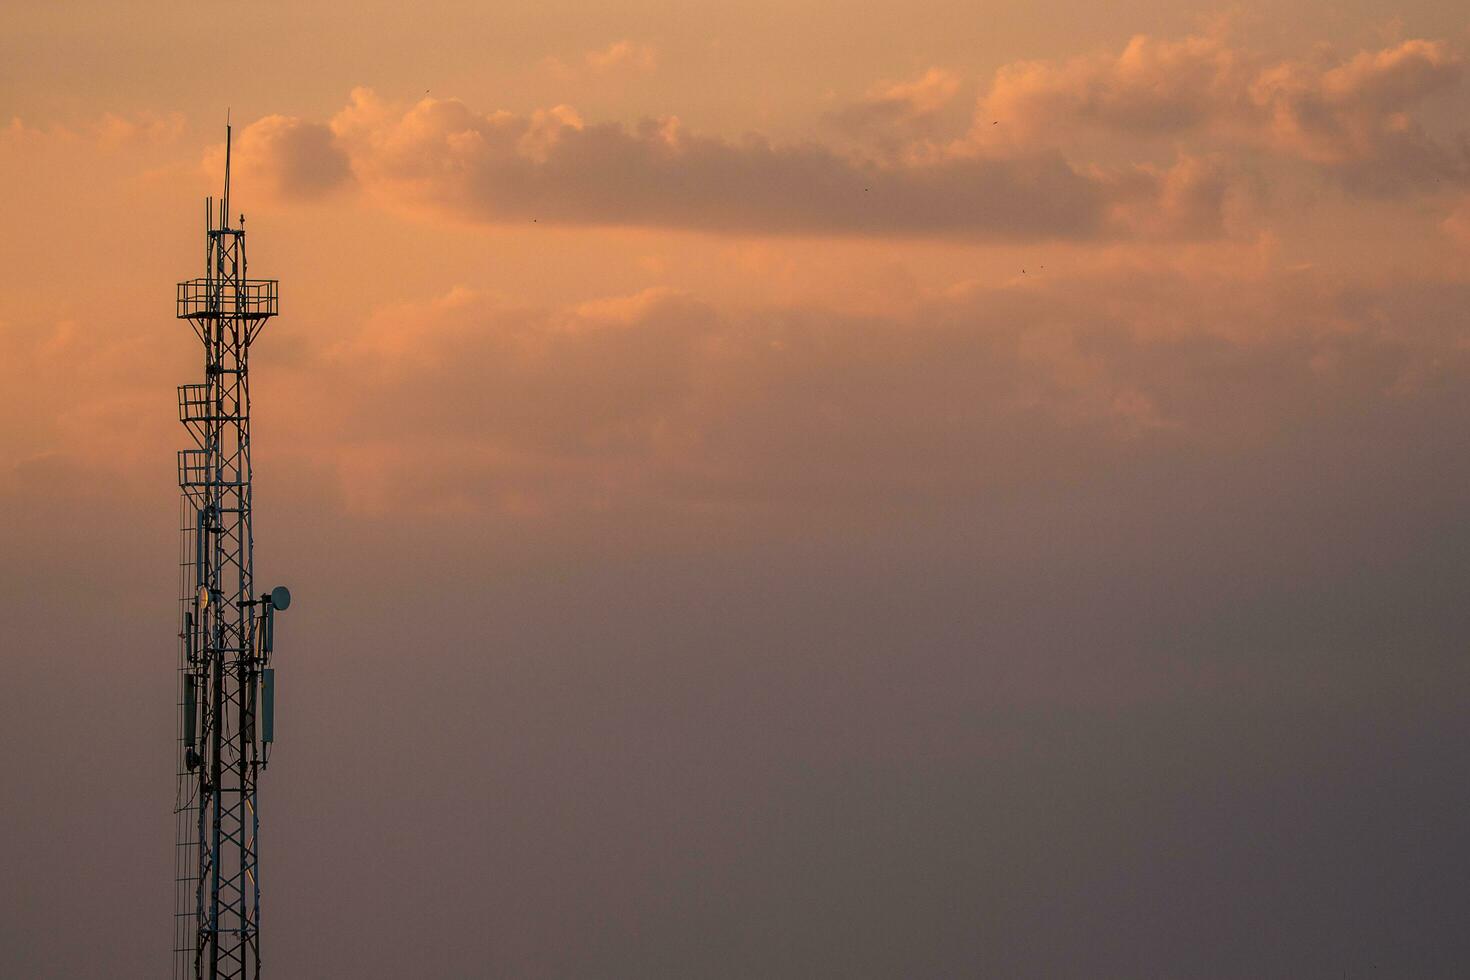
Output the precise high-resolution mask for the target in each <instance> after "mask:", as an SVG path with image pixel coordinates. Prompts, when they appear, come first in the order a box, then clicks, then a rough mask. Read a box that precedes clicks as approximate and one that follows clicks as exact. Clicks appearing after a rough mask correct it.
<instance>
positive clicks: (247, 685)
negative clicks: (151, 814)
mask: <svg viewBox="0 0 1470 980" xmlns="http://www.w3.org/2000/svg"><path fill="white" fill-rule="evenodd" d="M231 137H232V134H231V130H230V127H229V125H228V124H227V125H226V127H225V186H224V194H223V195H222V196H221V197H220V201H219V213H218V215H217V216H216V215H215V214H214V213H213V211H214V209H213V207H212V205H211V202H210V201H208V199H206V202H205V217H206V227H205V236H206V238H205V262H204V276H203V278H200V279H191V280H189V281H187V282H181V283H179V284H178V292H177V294H176V298H175V314H176V316H177V317H178V318H179V319H181V320H187V321H188V322H189V324H190V325H191V326H192V327H193V328H194V334H195V336H196V337H197V338H198V339H199V341H200V343H201V344H202V345H203V348H204V381H203V383H201V384H186V385H180V386H179V421H180V422H182V423H183V425H184V428H185V429H186V430H187V431H188V433H189V435H190V437H191V438H192V441H193V444H194V445H193V448H190V449H185V450H183V451H181V452H180V453H179V454H178V476H179V489H180V491H181V492H182V495H181V500H180V521H179V528H180V556H179V579H180V582H179V585H180V589H179V594H180V603H179V604H180V630H179V671H178V674H179V698H178V703H179V745H178V756H179V765H178V795H177V798H176V800H175V805H174V813H175V817H176V825H177V832H176V837H175V862H174V863H175V874H174V879H175V889H174V891H175V908H174V977H175V978H179V980H182V978H186V977H192V978H196V980H206V978H208V980H226V978H228V980H235V978H247V980H258V978H259V977H260V863H259V847H258V839H259V833H260V811H259V809H258V803H259V800H258V797H257V792H256V790H257V779H258V777H259V774H260V771H261V770H262V769H264V768H265V765H266V762H267V761H268V759H269V757H270V748H271V743H272V741H273V740H274V736H275V732H274V728H275V724H274V723H275V717H274V715H275V711H274V707H275V704H274V702H275V670H274V669H273V668H272V667H271V666H270V663H271V653H272V647H273V646H274V642H273V640H274V632H275V630H274V624H275V614H276V612H277V611H280V610H284V609H285V608H286V607H287V606H288V605H289V604H290V601H291V595H290V593H289V592H288V591H286V589H285V588H284V587H278V588H276V589H274V590H272V591H270V592H268V593H263V594H261V595H258V596H257V595H256V594H255V592H254V584H255V583H254V573H255V559H254V535H253V530H252V524H251V495H252V489H251V475H252V474H251V466H250V376H249V356H250V345H251V344H252V343H253V342H254V341H255V339H256V338H257V337H258V336H259V335H260V331H261V329H262V328H263V327H264V326H265V323H266V321H267V320H269V319H270V318H271V317H273V316H275V315H276V313H277V306H278V300H277V283H276V280H274V279H249V278H247V277H246V275H247V273H246V262H245V217H244V215H241V216H240V218H239V222H238V227H231V222H230V149H231V143H232V142H233V140H232V138H231ZM216 218H217V220H216Z"/></svg>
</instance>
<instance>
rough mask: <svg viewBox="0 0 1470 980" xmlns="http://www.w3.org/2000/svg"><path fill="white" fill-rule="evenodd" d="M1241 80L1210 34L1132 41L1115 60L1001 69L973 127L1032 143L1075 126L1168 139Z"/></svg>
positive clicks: (1232, 93)
mask: <svg viewBox="0 0 1470 980" xmlns="http://www.w3.org/2000/svg"><path fill="white" fill-rule="evenodd" d="M1247 78H1248V75H1247V74H1246V72H1245V69H1244V66H1242V64H1241V56H1240V55H1239V54H1238V53H1237V52H1235V51H1233V50H1231V48H1230V47H1229V46H1228V45H1227V44H1226V42H1225V40H1224V38H1223V37H1221V36H1218V35H1213V34H1212V35H1205V36H1191V37H1186V38H1183V39H1180V40H1165V39H1159V38H1153V37H1149V36H1148V35H1144V34H1140V35H1135V36H1134V37H1133V38H1131V39H1130V40H1129V41H1128V43H1127V44H1126V45H1125V46H1124V48H1123V50H1122V51H1121V52H1120V53H1119V54H1117V55H1089V56H1084V57H1078V58H1072V59H1069V60H1067V61H1062V62H1055V61H1021V62H1014V63H1012V64H1008V65H1005V66H1003V67H1001V68H1000V69H999V70H998V71H997V72H996V74H995V78H994V80H993V81H992V83H991V87H990V89H989V91H988V92H987V93H986V94H985V95H984V96H983V97H982V98H981V100H980V107H979V109H978V111H977V112H976V116H975V123H976V128H977V130H978V133H979V134H981V135H986V134H988V133H989V130H987V129H986V127H988V126H992V125H995V124H996V123H997V122H998V123H999V124H1000V125H1001V126H1002V127H1003V128H1002V129H1000V130H999V131H998V133H999V135H1000V136H1002V137H1003V138H1007V139H1020V140H1026V141H1030V140H1037V139H1045V138H1047V137H1048V135H1049V134H1054V133H1056V132H1058V131H1059V130H1061V129H1063V128H1065V127H1068V126H1072V125H1076V124H1083V125H1094V126H1098V127H1102V128H1106V129H1111V130H1116V131H1120V132H1124V133H1129V134H1133V135H1154V134H1161V133H1163V134H1167V133H1175V132H1179V131H1182V130H1185V129H1188V128H1190V127H1192V126H1197V125H1199V124H1200V123H1202V122H1204V121H1205V120H1207V119H1209V118H1211V117H1213V116H1216V115H1218V114H1219V113H1220V111H1221V109H1222V107H1224V106H1228V105H1230V104H1231V103H1232V102H1234V101H1236V100H1237V99H1238V97H1239V94H1240V93H1241V91H1242V89H1243V85H1244V83H1245V81H1246V80H1247Z"/></svg>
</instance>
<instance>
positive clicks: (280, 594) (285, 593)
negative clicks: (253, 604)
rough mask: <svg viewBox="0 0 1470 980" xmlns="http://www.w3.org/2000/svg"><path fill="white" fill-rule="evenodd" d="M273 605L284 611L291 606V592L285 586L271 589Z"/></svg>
mask: <svg viewBox="0 0 1470 980" xmlns="http://www.w3.org/2000/svg"><path fill="white" fill-rule="evenodd" d="M271 605H272V606H274V607H275V608H277V609H280V610H282V611H284V610H286V609H288V608H290V606H291V590H290V589H288V588H286V587H285V586H284V585H278V586H276V587H275V588H274V589H271Z"/></svg>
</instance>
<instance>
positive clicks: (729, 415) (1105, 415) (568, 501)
mask: <svg viewBox="0 0 1470 980" xmlns="http://www.w3.org/2000/svg"><path fill="white" fill-rule="evenodd" d="M1467 298H1470V297H1467V295H1466V292H1465V289H1464V287H1463V286H1449V285H1443V284H1441V285H1434V286H1426V287H1424V288H1411V289H1404V288H1397V287H1386V286H1385V287H1367V288H1365V287H1362V286H1359V285H1355V284H1353V283H1351V282H1349V281H1347V280H1345V279H1340V278H1337V277H1333V276H1327V275H1320V274H1311V273H1306V272H1303V273H1290V274H1273V275H1269V276H1254V275H1249V274H1246V275H1242V274H1241V272H1240V271H1239V270H1233V271H1229V272H1227V273H1214V272H1209V271H1201V270H1187V269H1179V268H1176V269H1170V268H1166V267H1164V268H1161V267H1159V266H1157V265H1153V266H1144V265H1139V266H1136V267H1133V268H1112V269H1103V270H1099V271H1098V272H1097V273H1095V274H1089V275H1085V276H1080V277H1076V278H1072V279H1066V280H1058V281H1053V282H1049V283H1048V284H1045V285H1040V286H1036V285H1029V286H1027V287H1026V288H1021V287H968V288H960V289H956V290H953V291H951V292H949V293H947V294H945V295H940V296H931V297H928V298H926V299H923V300H922V301H920V302H917V303H915V304H913V306H912V309H911V310H909V311H908V312H905V313H893V314H884V315H860V314H855V313H847V314H844V313H837V312H835V311H833V310H830V309H823V308H817V307H780V308H763V309H749V310H740V309H732V308H721V307H717V306H714V305H711V304H709V303H707V302H704V301H701V300H700V299H698V298H697V297H694V296H690V295H688V294H685V293H681V292H678V291H673V290H650V291H646V292H642V293H638V294H634V295H631V296H624V297H614V298H610V299H607V300H602V301H598V302H595V303H585V304H581V305H579V306H576V307H571V308H564V309H547V308H531V307H525V306H519V305H515V304H509V303H506V302H505V301H503V300H499V299H496V298H494V297H490V296H486V295H483V294H479V293H475V292H472V291H467V290H456V291H454V292H452V293H450V294H448V295H446V296H444V297H442V298H440V299H438V300H434V301H431V302H427V303H419V304H410V305H405V306H399V307H395V308H392V309H388V310H384V311H383V312H382V313H380V314H379V315H378V316H377V317H375V318H374V319H373V320H372V321H371V322H370V323H369V324H368V325H367V326H366V327H365V329H363V330H362V331H361V332H360V333H358V334H356V335H354V336H350V337H348V338H345V339H343V340H342V341H340V342H339V343H336V344H334V345H333V346H332V347H330V348H329V349H326V350H323V351H322V352H321V353H320V358H321V360H320V361H319V362H318V363H314V364H312V365H311V367H310V369H309V372H308V374H309V378H310V381H309V383H308V382H307V381H306V380H305V378H306V377H307V374H303V387H304V390H305V391H309V392H314V393H316V394H317V395H318V396H319V397H321V398H324V399H327V401H326V402H324V403H322V404H321V405H317V404H315V403H313V402H310V401H309V400H304V401H303V402H302V404H303V405H308V404H309V405H311V408H312V411H313V414H314V417H318V418H320V419H324V420H327V421H326V422H325V424H326V426H327V431H326V433H325V436H326V438H327V439H328V440H329V441H330V443H331V446H330V447H324V451H325V452H327V453H329V454H333V455H334V456H335V458H339V459H340V460H341V461H343V463H342V465H344V466H346V467H349V468H350V473H351V480H350V481H347V482H346V483H344V486H346V487H347V488H348V489H349V490H350V491H351V492H352V493H355V494H361V493H364V492H365V491H364V488H369V489H368V491H366V492H367V493H368V496H367V497H366V498H365V499H360V500H357V501H355V502H356V503H358V504H360V505H362V506H366V507H369V508H373V509H376V508H398V507H408V508H414V507H429V508H436V507H442V506H452V507H455V508H464V507H474V508H479V509H488V510H498V509H511V510H514V511H515V512H517V513H549V512H555V511H565V510H570V511H588V510H594V511H595V510H598V509H601V508H605V507H626V506H630V505H631V502H632V501H635V500H649V501H656V502H657V506H658V507H659V508H665V507H667V508H672V509H673V510H674V511H679V510H681V509H689V508H693V509H699V508H704V507H710V506H720V507H735V508H756V509H757V510H759V509H762V508H768V507H772V506H776V505H777V504H778V503H779V505H780V506H781V507H782V508H785V509H786V510H787V511H789V512H792V513H799V512H802V511H804V510H805V509H806V508H808V507H814V506H818V505H820V506H821V507H824V508H828V509H842V508H847V507H852V508H859V509H862V508H867V507H872V506H879V505H880V504H882V503H883V502H885V501H887V502H893V501H897V500H908V501H911V502H920V501H923V500H928V501H930V502H932V503H935V504H941V503H943V502H944V501H950V502H960V501H963V500H966V499H969V497H970V496H971V495H974V494H977V493H982V492H1004V491H1005V488H1007V487H1009V486H1012V485H1013V482H1014V481H1015V480H1032V479H1036V478H1037V477H1038V467H1040V468H1042V469H1043V470H1045V471H1047V472H1050V470H1051V469H1052V468H1054V467H1056V466H1059V465H1063V463H1062V461H1064V460H1066V459H1068V458H1075V459H1083V458H1085V459H1088V460H1091V461H1092V462H1090V463H1087V464H1085V465H1086V466H1094V465H1096V466H1102V467H1106V466H1108V465H1111V464H1110V463H1109V462H1108V461H1109V460H1112V461H1115V462H1118V463H1121V462H1122V461H1123V460H1126V459H1133V458H1136V457H1137V455H1138V454H1139V453H1144V454H1155V453H1166V454H1171V455H1172V454H1181V453H1182V454H1185V455H1192V454H1204V455H1206V456H1216V455H1220V454H1223V455H1224V456H1225V457H1228V456H1230V454H1232V453H1236V452H1239V451H1241V450H1242V449H1243V448H1244V447H1256V448H1259V447H1261V446H1263V445H1270V444H1272V443H1273V442H1274V441H1275V440H1276V439H1277V437H1278V434H1279V433H1280V431H1281V429H1282V426H1288V427H1291V426H1297V425H1306V424H1308V423H1309V422H1310V424H1314V425H1315V424H1318V422H1320V421H1321V419H1323V418H1324V417H1330V418H1333V419H1336V420H1337V421H1336V422H1334V423H1333V424H1338V422H1340V423H1341V424H1342V425H1344V426H1348V425H1349V424H1350V422H1349V420H1351V419H1358V418H1362V417H1364V415H1365V413H1366V415H1368V416H1370V417H1371V416H1372V415H1374V414H1375V413H1379V412H1398V411H1399V410H1400V409H1401V408H1404V407H1405V406H1410V405H1413V404H1416V403H1422V404H1426V405H1427V404H1431V403H1435V404H1437V403H1436V402H1435V401H1434V400H1435V399H1437V398H1440V397H1441V396H1442V395H1443V394H1444V393H1447V392H1452V391H1453V390H1455V388H1456V387H1457V386H1459V385H1462V384H1463V383H1464V382H1465V381H1466V380H1470V357H1467V355H1466V353H1465V351H1464V350H1463V349H1462V346H1461V345H1460V344H1459V341H1458V339H1457V334H1458V329H1457V327H1456V326H1455V323H1456V317H1457V316H1458V314H1457V313H1456V312H1455V311H1456V310H1457V309H1458V308H1459V306H1458V304H1460V303H1463V302H1464V301H1465V300H1466V299H1467ZM1411 323H1412V324H1414V326H1413V328H1412V329H1410V327H1409V324H1411ZM323 379H327V382H326V384H327V388H326V389H323V388H322V383H323ZM307 397H308V398H309V396H307ZM1442 407H1443V406H1442ZM1405 410H1407V409H1405ZM1457 410H1458V409H1457ZM430 433H432V434H433V435H434V438H433V439H432V440H431V439H428V438H427V436H428V435H429V434H430ZM1252 451H1254V450H1252ZM339 453H340V455H339V456H338V455H337V454H339ZM1079 465H1081V464H1079ZM1047 478H1048V479H1049V478H1050V477H1047Z"/></svg>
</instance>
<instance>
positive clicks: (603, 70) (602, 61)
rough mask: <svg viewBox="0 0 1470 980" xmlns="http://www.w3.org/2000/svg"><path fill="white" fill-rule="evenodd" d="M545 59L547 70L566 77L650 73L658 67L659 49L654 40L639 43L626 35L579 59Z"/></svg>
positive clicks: (576, 78) (559, 76) (573, 79)
mask: <svg viewBox="0 0 1470 980" xmlns="http://www.w3.org/2000/svg"><path fill="white" fill-rule="evenodd" d="M544 63H545V65H546V69H547V71H549V72H551V74H553V75H555V76H556V77H557V78H560V79H562V80H563V81H578V80H580V79H583V78H596V77H599V76H603V75H609V74H613V73H622V74H633V75H647V74H649V73H650V72H652V71H654V70H655V69H657V68H658V49H656V48H655V47H654V46H653V45H651V44H635V43H634V42H632V41H629V40H627V39H624V40H621V41H614V42H613V43H612V44H609V45H608V46H607V47H605V48H599V49H597V50H595V51H588V52H586V53H585V54H583V55H582V57H581V58H580V59H578V60H576V61H571V62H568V61H565V60H563V59H561V58H558V57H555V56H552V57H549V58H547V59H546V61H545V62H544Z"/></svg>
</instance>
